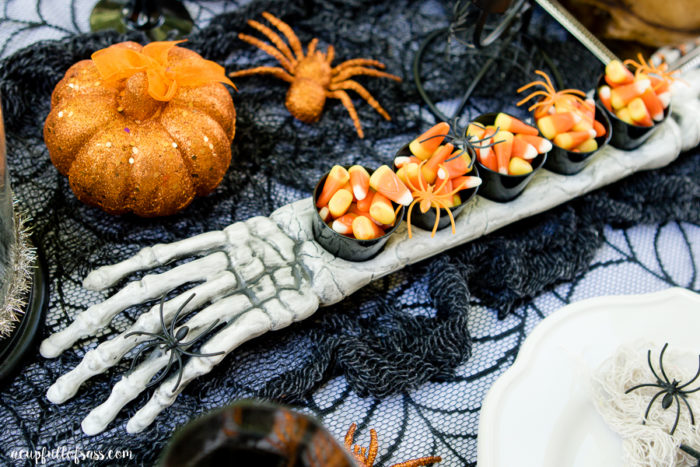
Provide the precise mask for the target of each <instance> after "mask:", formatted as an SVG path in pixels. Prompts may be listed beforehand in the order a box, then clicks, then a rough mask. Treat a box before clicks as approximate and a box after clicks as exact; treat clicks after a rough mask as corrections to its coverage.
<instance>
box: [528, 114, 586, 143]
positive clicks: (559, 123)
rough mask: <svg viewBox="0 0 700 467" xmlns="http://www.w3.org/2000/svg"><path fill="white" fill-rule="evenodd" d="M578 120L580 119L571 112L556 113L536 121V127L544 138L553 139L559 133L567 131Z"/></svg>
mask: <svg viewBox="0 0 700 467" xmlns="http://www.w3.org/2000/svg"><path fill="white" fill-rule="evenodd" d="M580 120H581V117H580V116H579V115H576V114H574V113H572V112H563V113H556V114H553V115H547V116H546V117H542V118H540V119H539V120H537V127H538V128H539V129H540V131H541V132H542V135H544V137H545V138H547V139H554V137H555V136H557V135H558V134H559V133H564V132H566V131H569V130H570V129H571V128H572V127H573V126H574V125H575V124H576V123H577V122H579V121H580Z"/></svg>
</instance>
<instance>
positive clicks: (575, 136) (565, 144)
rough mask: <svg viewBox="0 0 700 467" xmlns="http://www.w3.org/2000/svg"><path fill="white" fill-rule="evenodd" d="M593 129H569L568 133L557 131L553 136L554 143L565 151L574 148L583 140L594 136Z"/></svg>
mask: <svg viewBox="0 0 700 467" xmlns="http://www.w3.org/2000/svg"><path fill="white" fill-rule="evenodd" d="M594 137H595V130H593V129H591V130H588V131H570V132H568V133H559V134H558V135H557V136H555V137H554V144H556V145H557V146H559V147H560V148H562V149H566V150H567V151H569V150H571V149H574V148H576V147H578V146H580V145H581V144H583V142H584V141H586V140H588V139H590V138H594Z"/></svg>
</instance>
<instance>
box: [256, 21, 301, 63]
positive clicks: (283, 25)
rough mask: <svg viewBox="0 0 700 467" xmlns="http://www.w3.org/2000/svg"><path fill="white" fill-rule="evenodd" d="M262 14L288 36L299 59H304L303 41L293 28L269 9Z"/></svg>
mask: <svg viewBox="0 0 700 467" xmlns="http://www.w3.org/2000/svg"><path fill="white" fill-rule="evenodd" d="M262 15H263V17H264V18H265V19H266V20H268V21H269V22H270V24H272V25H273V26H274V27H276V28H277V29H279V30H280V32H281V33H282V34H284V37H286V38H287V40H288V41H289V45H290V46H292V50H293V51H294V53H295V54H296V56H297V60H301V59H303V58H304V51H303V50H302V48H301V42H299V38H298V37H297V35H296V34H294V31H293V30H292V28H290V27H289V25H288V24H287V23H285V22H284V21H282V20H281V19H279V18H278V17H276V16H275V15H272V14H270V13H268V12H267V11H263V13H262Z"/></svg>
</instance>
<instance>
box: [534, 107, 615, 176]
mask: <svg viewBox="0 0 700 467" xmlns="http://www.w3.org/2000/svg"><path fill="white" fill-rule="evenodd" d="M604 107H605V106H603V105H598V104H596V110H595V119H596V120H598V121H599V122H600V123H602V124H603V126H604V127H605V135H603V136H599V137H597V138H596V139H595V141H596V143H598V149H596V150H595V151H589V152H574V151H567V150H566V149H563V148H560V147H559V146H557V145H556V144H554V141H552V149H551V151H549V153H548V154H547V163H546V164H545V165H544V166H545V168H546V169H548V170H551V171H552V172H556V173H558V174H562V175H573V174H576V173H579V172H580V171H581V170H583V168H584V167H586V166H587V165H588V163H589V162H590V161H591V159H592V158H593V155H594V154H595V153H597V152H598V151H600V150H601V149H602V148H603V146H605V145H606V144H608V142H609V141H610V138H611V137H612V133H614V131H613V130H612V126H611V124H610V119H609V118H608V116H607V113H608V112H606V111H605V110H603V108H604Z"/></svg>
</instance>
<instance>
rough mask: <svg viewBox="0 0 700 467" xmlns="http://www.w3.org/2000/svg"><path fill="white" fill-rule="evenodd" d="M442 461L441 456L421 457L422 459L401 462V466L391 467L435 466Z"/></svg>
mask: <svg viewBox="0 0 700 467" xmlns="http://www.w3.org/2000/svg"><path fill="white" fill-rule="evenodd" d="M440 461H442V457H440V456H429V457H421V458H420V459H412V460H410V461H406V462H401V463H400V464H394V465H392V466H391V467H421V466H423V465H430V464H435V463H436V462H440Z"/></svg>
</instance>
